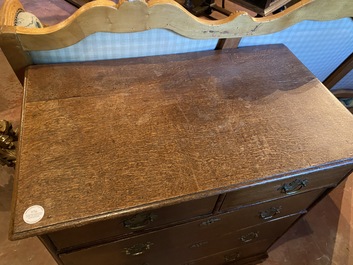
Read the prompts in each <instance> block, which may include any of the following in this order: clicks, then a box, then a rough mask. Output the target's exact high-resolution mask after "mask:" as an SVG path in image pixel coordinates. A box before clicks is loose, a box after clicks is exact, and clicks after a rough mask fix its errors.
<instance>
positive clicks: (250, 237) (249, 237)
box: [240, 232, 259, 243]
mask: <svg viewBox="0 0 353 265" xmlns="http://www.w3.org/2000/svg"><path fill="white" fill-rule="evenodd" d="M258 237H259V232H251V233H249V234H247V235H243V236H242V237H241V238H240V240H241V241H243V242H244V243H248V242H251V241H253V240H254V239H256V238H258Z"/></svg>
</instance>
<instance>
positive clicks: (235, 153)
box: [11, 45, 353, 239]
mask: <svg viewBox="0 0 353 265" xmlns="http://www.w3.org/2000/svg"><path fill="white" fill-rule="evenodd" d="M26 80H27V82H26V87H25V97H26V99H25V103H24V106H23V118H22V127H21V139H20V140H21V144H20V156H19V158H18V160H19V163H18V166H17V173H16V180H15V193H14V194H15V196H14V202H13V207H14V210H13V212H14V215H13V227H12V232H11V236H12V238H15V239H16V238H22V237H27V236H33V235H37V234H42V233H47V232H52V231H55V230H58V229H62V228H65V227H73V226H77V225H82V224H86V223H90V222H93V221H97V220H104V219H109V218H113V217H116V216H118V215H124V214H130V213H134V212H137V211H140V210H142V209H152V208H158V207H161V206H162V205H172V204H175V203H178V202H181V201H187V200H190V199H194V198H202V197H207V196H210V195H214V194H220V193H223V192H225V191H228V190H231V189H236V188H238V187H242V186H244V185H251V184H252V183H255V182H257V183H258V182H259V181H260V182H261V181H262V182H265V181H268V180H269V179H273V178H276V179H278V178H281V177H283V178H286V177H290V176H291V174H292V173H291V171H298V170H299V171H310V170H316V169H317V168H320V167H326V168H327V167H332V166H337V165H341V164H347V163H352V157H353V148H352V146H353V118H352V115H351V113H349V112H348V111H347V110H346V109H345V108H344V107H343V106H342V105H341V104H340V103H339V102H338V101H337V99H335V97H334V96H333V95H331V94H330V92H329V91H328V90H327V89H326V88H325V87H324V86H323V85H322V84H321V83H320V82H319V81H318V80H317V79H315V77H314V76H313V75H312V74H311V73H310V72H309V71H308V70H307V69H306V68H305V67H304V66H303V65H302V64H301V63H300V62H299V61H298V60H297V59H296V58H295V57H294V56H293V55H292V54H291V53H290V52H289V51H288V49H287V48H285V47H284V46H281V45H273V46H262V47H249V48H240V49H236V50H232V49H227V50H223V51H210V52H199V53H190V54H180V55H169V56H158V57H146V58H137V59H128V60H118V61H106V62H91V63H75V64H62V65H43V66H33V67H31V68H30V69H29V70H28V72H27V78H26ZM31 205H41V206H43V207H44V209H45V215H44V218H43V219H42V220H41V221H40V222H38V223H36V224H32V225H29V224H26V223H25V222H24V221H23V217H22V216H23V213H24V211H25V210H26V209H27V208H28V207H29V206H31Z"/></svg>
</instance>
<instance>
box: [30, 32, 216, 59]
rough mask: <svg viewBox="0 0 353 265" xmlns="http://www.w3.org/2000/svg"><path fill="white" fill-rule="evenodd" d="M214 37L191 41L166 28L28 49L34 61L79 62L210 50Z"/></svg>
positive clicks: (94, 36) (97, 36) (213, 43)
mask: <svg viewBox="0 0 353 265" xmlns="http://www.w3.org/2000/svg"><path fill="white" fill-rule="evenodd" d="M217 41H218V40H217V39H210V40H193V39H189V38H186V37H183V36H181V35H179V34H177V33H174V32H173V31H170V30H167V29H152V30H148V31H143V32H134V33H105V32H98V33H95V34H92V35H90V36H88V37H86V38H85V39H83V40H81V41H80V42H78V43H76V44H74V45H72V46H69V47H65V48H62V49H57V50H49V51H31V52H30V54H31V56H32V59H33V62H34V64H45V63H63V62H82V61H96V60H108V59H120V58H132V57H143V56H153V55H163V54H176V53H185V52H195V51H204V50H213V49H215V47H216V45H217Z"/></svg>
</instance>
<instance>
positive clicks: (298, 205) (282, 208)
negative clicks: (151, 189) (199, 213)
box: [200, 189, 326, 230]
mask: <svg viewBox="0 0 353 265" xmlns="http://www.w3.org/2000/svg"><path fill="white" fill-rule="evenodd" d="M325 190H326V189H319V190H314V191H309V192H304V193H300V194H297V195H294V196H289V197H285V198H281V199H277V200H273V201H269V202H265V203H260V204H255V205H252V206H247V207H243V208H240V209H238V210H236V211H233V212H229V213H227V214H221V215H218V216H215V217H210V218H209V219H207V220H206V221H203V223H202V224H201V223H200V227H202V228H203V227H206V226H207V227H209V228H210V229H220V228H218V226H222V225H223V224H224V223H226V224H227V226H228V227H229V228H230V229H235V230H238V229H242V228H245V227H249V226H253V225H258V224H261V223H265V222H267V221H269V220H271V219H276V218H280V217H284V216H287V215H290V214H294V213H297V212H300V211H304V210H306V209H307V208H308V207H309V206H310V205H311V204H312V203H313V202H314V201H315V200H316V199H317V198H318V197H319V196H320V195H321V194H322V193H323V192H324V191H325ZM221 221H222V222H221Z"/></svg>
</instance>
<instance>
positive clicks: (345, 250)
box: [0, 0, 353, 265]
mask: <svg viewBox="0 0 353 265" xmlns="http://www.w3.org/2000/svg"><path fill="white" fill-rule="evenodd" d="M2 2H3V0H0V4H2ZM22 3H23V4H24V7H25V9H26V10H27V11H29V12H32V13H34V14H36V15H37V16H38V17H39V18H40V19H41V21H42V22H43V23H45V24H47V25H52V24H55V23H58V22H60V21H62V20H63V19H65V18H66V17H68V16H69V14H71V13H72V12H74V11H75V8H74V7H72V6H71V5H69V4H67V3H66V2H64V1H54V0H49V1H48V0H47V1H44V0H22ZM1 56H2V55H1V54H0V61H3V59H4V58H2V57H1ZM0 80H1V82H0V119H7V120H10V121H12V122H13V123H14V125H15V126H16V125H18V123H19V118H20V104H21V96H22V95H21V92H22V87H21V85H20V84H19V82H18V81H17V79H16V77H15V76H14V75H13V73H12V72H11V71H10V69H9V66H8V65H7V64H3V63H1V64H0ZM4 81H5V82H4ZM13 175H14V171H13V169H10V168H6V167H1V166H0V223H1V224H2V225H1V226H0V265H27V264H29V265H30V264H33V265H54V264H55V262H54V260H53V259H52V258H51V256H50V255H49V254H48V252H47V251H46V250H45V248H44V247H43V246H42V244H41V243H40V242H39V240H38V239H37V238H30V239H26V240H21V241H15V242H11V241H9V240H8V239H7V233H8V232H7V231H8V224H9V222H10V208H11V195H12V184H13ZM352 187H353V175H352V176H350V177H349V178H348V179H347V181H346V182H345V183H342V184H340V185H339V186H338V187H337V188H336V189H335V190H334V191H333V192H331V193H330V194H329V196H327V197H326V198H324V199H323V200H322V201H321V202H320V203H318V204H317V205H316V206H315V207H314V208H313V209H312V210H311V211H310V212H309V213H308V214H307V215H306V216H305V217H304V218H302V219H301V220H300V221H299V222H297V223H296V224H295V225H294V226H293V227H292V228H291V229H290V230H289V231H287V233H286V234H285V235H284V236H283V237H282V238H281V239H280V240H279V241H278V242H277V243H276V244H275V245H274V246H273V247H272V248H271V249H270V251H269V258H268V259H267V260H266V261H265V262H263V263H262V265H283V264H288V265H298V264H301V265H353V253H352V250H353V238H352V236H351V235H352V232H353V228H352V227H353V212H352V210H351V205H352V203H353V198H352Z"/></svg>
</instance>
